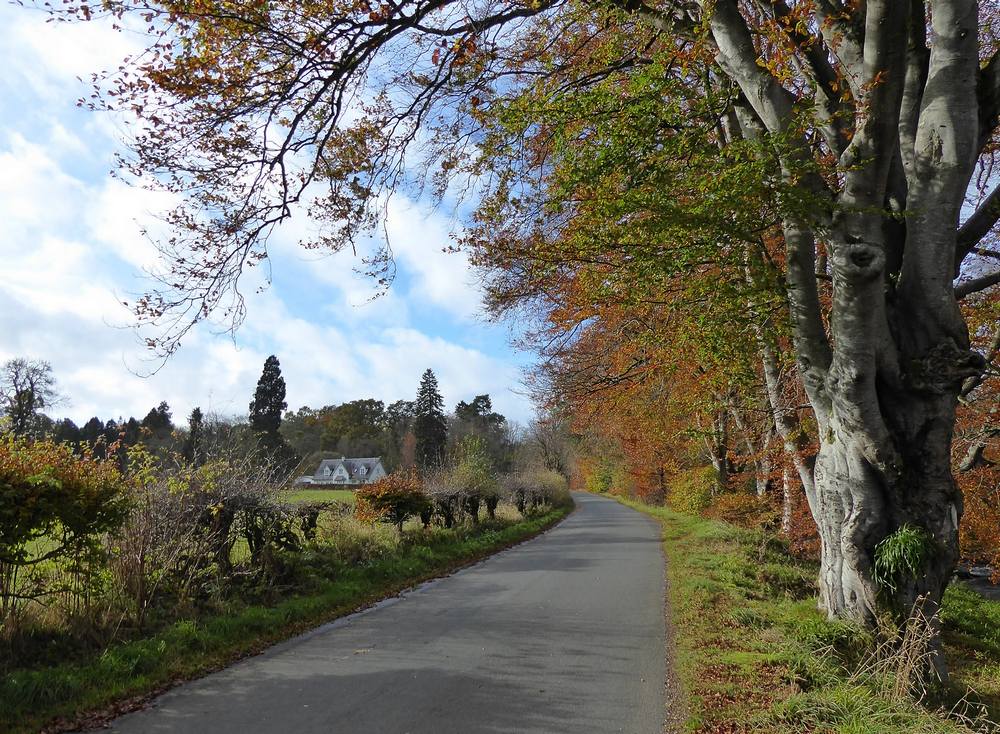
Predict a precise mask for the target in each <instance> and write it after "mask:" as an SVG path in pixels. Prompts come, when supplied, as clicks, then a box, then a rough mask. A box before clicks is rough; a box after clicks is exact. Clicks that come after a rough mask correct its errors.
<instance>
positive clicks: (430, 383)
mask: <svg viewBox="0 0 1000 734" xmlns="http://www.w3.org/2000/svg"><path fill="white" fill-rule="evenodd" d="M413 414H414V419H413V434H414V436H415V438H416V460H417V463H418V464H419V465H420V466H421V467H425V468H426V467H431V466H436V465H437V464H440V463H441V460H442V459H443V458H444V447H445V443H446V442H447V440H448V422H447V421H446V420H445V416H444V398H442V397H441V392H440V391H439V390H438V382H437V378H436V377H435V376H434V372H433V371H432V370H430V369H428V370H426V371H425V372H424V374H423V377H421V378H420V388H419V390H417V399H416V401H415V402H414V404H413Z"/></svg>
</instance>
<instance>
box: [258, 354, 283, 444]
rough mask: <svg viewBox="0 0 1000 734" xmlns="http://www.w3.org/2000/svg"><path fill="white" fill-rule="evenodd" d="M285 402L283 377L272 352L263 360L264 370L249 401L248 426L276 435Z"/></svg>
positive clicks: (269, 434)
mask: <svg viewBox="0 0 1000 734" xmlns="http://www.w3.org/2000/svg"><path fill="white" fill-rule="evenodd" d="M287 407H288V404H287V403H286V402H285V378H284V377H282V376H281V364H280V363H279V362H278V358H277V357H275V356H274V355H273V354H272V355H271V356H270V357H268V358H267V359H266V360H265V361H264V371H263V372H262V373H261V375H260V379H259V380H257V389H256V390H255V391H254V394H253V400H251V401H250V426H251V427H252V428H253V430H254V431H256V432H258V433H264V434H267V435H268V436H276V435H277V433H278V428H280V427H281V413H282V411H284V410H285V408H287Z"/></svg>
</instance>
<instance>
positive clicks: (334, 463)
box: [315, 456, 382, 478]
mask: <svg viewBox="0 0 1000 734" xmlns="http://www.w3.org/2000/svg"><path fill="white" fill-rule="evenodd" d="M381 463H382V457H381V456H371V457H367V458H363V459H323V461H321V462H320V463H319V466H318V467H317V468H316V474H315V476H316V477H318V478H322V477H323V469H324V468H326V467H330V472H331V473H333V472H334V471H336V470H337V467H338V466H340V465H341V464H343V465H344V468H345V469H347V474H348V476H350V477H352V478H353V477H357V476H368V475H369V474H371V473H372V472H373V471H375V467H376V466H378V465H379V464H381ZM361 467H364V468H365V472H364V474H363V475H362V474H358V471H359V470H360V469H361Z"/></svg>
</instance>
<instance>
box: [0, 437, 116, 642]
mask: <svg viewBox="0 0 1000 734" xmlns="http://www.w3.org/2000/svg"><path fill="white" fill-rule="evenodd" d="M127 511H128V502H127V499H126V493H125V482H124V480H123V478H122V475H121V473H120V471H119V470H118V467H117V465H116V464H115V463H114V462H113V461H102V460H98V459H96V458H94V457H93V456H91V455H85V456H83V457H80V456H76V455H74V454H73V451H72V450H71V448H70V447H69V446H68V445H65V444H59V443H55V442H53V441H49V440H39V441H27V440H25V439H21V438H17V437H14V436H10V435H7V436H3V437H0V621H2V622H3V627H4V630H5V631H6V632H7V633H8V634H10V633H11V631H12V629H13V628H14V627H15V626H16V625H15V622H16V619H15V617H16V615H17V612H18V608H19V607H20V606H21V605H22V604H23V602H25V601H26V600H27V598H30V597H34V598H39V597H42V596H45V595H47V594H49V593H52V592H53V591H54V589H53V588H52V584H51V582H52V580H53V578H54V576H53V575H52V574H47V575H37V576H36V577H35V578H33V579H31V580H30V583H26V582H28V579H25V578H24V573H25V571H26V570H27V569H29V568H33V567H34V568H39V567H41V566H42V565H43V564H45V565H47V566H50V567H51V566H53V565H59V564H62V563H69V564H71V565H72V566H73V568H72V569H70V571H71V573H74V574H79V573H80V572H81V571H82V570H85V569H86V566H87V562H88V561H89V560H90V559H92V558H93V557H94V556H96V555H97V554H98V553H99V551H100V550H101V544H100V539H101V535H102V534H103V533H105V532H107V531H110V530H112V529H114V528H117V527H119V526H120V525H121V524H122V522H123V521H124V519H125V516H126V513H127Z"/></svg>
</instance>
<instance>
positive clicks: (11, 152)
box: [0, 3, 532, 422]
mask: <svg viewBox="0 0 1000 734" xmlns="http://www.w3.org/2000/svg"><path fill="white" fill-rule="evenodd" d="M0 29H2V30H0V58H2V59H4V61H5V62H6V64H7V69H6V70H5V73H4V74H3V75H0V95H2V97H0V98H2V99H3V100H4V102H3V105H2V107H0V171H2V174H3V175H2V176H0V221H2V222H4V223H5V227H4V230H3V234H2V235H0V250H2V253H0V255H2V258H3V262H4V265H5V277H4V278H3V279H2V280H0V360H6V359H9V358H11V357H14V356H26V357H33V358H38V359H45V360H48V361H49V362H51V363H52V366H53V369H54V372H55V375H56V379H57V381H58V384H59V387H60V389H61V391H62V393H63V394H64V395H65V396H66V397H67V399H68V400H67V402H66V404H65V405H63V406H62V407H60V408H59V409H58V410H56V411H53V412H54V413H56V414H58V415H68V416H70V417H71V418H73V419H74V420H76V421H78V422H81V421H85V420H87V419H88V418H89V417H90V416H92V415H98V416H100V417H101V418H102V419H108V418H118V417H120V416H125V417H127V416H129V415H138V416H141V415H144V414H145V413H146V412H147V411H148V410H149V408H150V407H152V406H153V405H155V404H156V403H158V402H159V401H160V400H167V401H168V402H169V403H170V405H171V407H172V409H173V412H174V416H175V420H179V419H183V417H184V416H186V415H187V413H188V412H189V411H190V410H191V408H192V407H194V406H195V405H200V406H201V407H202V409H203V410H208V411H215V412H218V413H221V414H227V415H229V414H241V413H245V412H246V406H247V403H248V402H249V398H250V394H251V392H252V390H253V386H254V384H255V383H256V380H257V377H258V376H259V374H260V370H261V366H262V365H263V361H264V359H265V357H267V355H269V354H271V353H275V354H277V355H278V357H279V359H280V360H281V364H282V371H283V373H284V374H285V378H286V381H287V384H288V403H289V406H290V407H292V408H297V407H299V406H301V405H311V406H314V407H316V406H321V405H326V404H333V403H340V402H344V401H346V400H352V399H355V398H362V397H375V398H379V399H382V400H385V401H387V402H388V401H392V400H396V399H400V398H407V399H409V398H412V397H413V395H414V394H415V393H416V388H417V383H418V381H419V379H420V374H421V372H422V371H423V370H424V369H425V368H427V367H430V368H432V369H434V371H435V372H436V373H437V375H438V379H439V382H440V384H441V387H442V392H443V394H444V398H445V403H446V405H448V406H449V407H452V406H454V404H455V403H456V402H457V401H459V400H468V399H470V398H471V397H473V396H474V395H475V394H477V393H483V392H488V393H490V395H491V396H492V397H493V401H494V405H495V407H496V408H497V409H498V410H499V411H500V412H503V413H504V414H506V415H507V416H508V417H510V418H512V419H515V420H518V421H521V422H523V421H526V420H528V419H529V418H530V416H531V413H532V408H531V405H530V402H529V401H528V399H527V398H526V397H524V396H523V395H521V394H520V392H521V387H520V378H521V368H522V367H523V365H524V364H526V363H527V359H528V357H527V356H526V355H523V354H520V355H519V354H516V353H515V352H514V351H513V350H512V349H511V348H510V347H509V346H508V343H509V342H508V337H509V334H508V327H506V326H504V325H490V324H487V323H485V321H484V319H483V318H482V317H481V316H480V315H479V311H480V305H481V304H480V296H479V292H478V289H477V287H476V285H475V277H474V274H473V273H471V272H470V271H469V269H468V267H467V264H466V262H465V259H464V257H463V256H462V255H454V254H445V253H443V252H441V249H442V248H443V247H444V246H446V245H447V244H448V243H449V233H450V232H451V231H452V230H453V229H454V227H455V223H454V221H453V220H452V218H451V216H450V213H449V212H448V211H435V210H434V209H433V208H431V207H430V206H429V205H428V204H427V203H424V202H414V201H411V200H409V199H407V198H406V197H404V196H399V197H397V198H395V199H394V200H393V202H392V203H391V205H390V215H389V220H388V221H387V223H386V225H387V228H388V231H389V234H390V238H391V241H392V246H393V250H394V252H395V253H396V257H397V267H398V275H397V280H396V283H395V284H394V286H393V288H392V290H391V291H390V292H389V293H388V294H387V295H385V296H383V297H381V298H378V299H376V300H374V301H372V300H371V296H372V294H373V286H372V284H371V283H370V282H368V281H367V280H366V279H364V278H363V277H361V276H358V275H356V274H355V273H354V272H353V268H354V267H355V266H356V265H357V264H358V263H357V261H356V260H354V259H353V257H352V256H350V254H349V253H341V254H337V255H330V256H325V257H323V256H320V255H319V254H317V253H315V252H307V251H304V250H301V249H299V248H298V247H297V246H296V245H295V244H294V243H295V242H296V241H297V239H298V238H297V236H296V230H297V229H299V228H303V227H308V222H305V221H293V223H292V225H291V226H290V227H288V228H286V229H285V231H282V232H279V233H278V236H277V237H276V238H275V239H274V241H273V242H272V246H271V248H270V252H271V260H270V267H271V274H272V278H273V284H272V286H271V287H270V288H269V289H267V290H266V291H265V292H263V293H260V294H257V293H254V292H253V288H252V287H250V288H247V289H245V291H246V295H247V299H248V309H249V313H248V317H247V320H246V322H245V324H244V325H243V327H242V328H241V329H240V331H239V332H238V333H237V335H236V339H235V343H234V340H233V339H232V338H230V337H229V336H227V335H224V334H220V333H218V332H219V329H218V328H215V329H213V328H211V327H206V328H199V329H198V330H197V332H196V333H195V334H193V335H192V336H191V337H190V338H188V339H187V340H186V341H185V344H184V346H183V347H182V349H181V351H180V352H179V353H178V354H177V355H175V356H174V357H172V358H171V359H170V360H169V361H168V362H167V363H166V364H165V365H164V366H163V367H162V368H161V369H160V370H159V371H158V372H156V373H155V374H154V375H152V376H148V377H144V376H142V375H145V374H146V373H148V372H149V371H150V370H151V369H152V368H153V367H155V366H156V363H152V362H150V361H149V360H148V356H147V354H146V351H145V349H144V348H143V346H142V345H141V343H140V342H139V340H138V338H137V335H136V334H135V332H134V331H133V330H131V329H130V328H129V325H130V315H129V312H128V311H127V310H126V309H125V308H124V307H123V306H122V305H121V303H120V302H121V301H122V300H125V299H127V298H129V296H130V295H132V294H134V293H136V292H140V291H142V290H144V284H143V279H142V273H143V269H144V268H149V267H152V266H155V260H156V253H155V250H153V248H152V247H151V246H150V245H149V244H148V243H147V242H146V241H144V240H143V238H142V237H141V236H140V234H139V232H140V229H141V227H142V226H147V227H150V228H151V229H152V230H153V231H155V230H156V228H157V226H158V224H157V220H156V218H155V216H154V215H155V213H156V212H157V211H162V210H163V209H164V208H166V206H167V205H168V204H169V203H170V201H169V199H167V198H166V197H165V196H163V195H161V194H151V193H150V192H146V191H142V190H140V189H136V188H132V187H128V186H126V185H125V184H123V183H122V182H120V181H117V180H115V179H113V178H111V177H110V176H109V175H108V174H109V171H110V169H111V168H112V167H113V165H114V164H113V155H114V152H115V150H116V147H117V146H118V144H119V142H118V141H119V140H120V138H121V132H120V129H119V127H118V123H116V121H115V120H113V119H112V118H110V117H108V116H106V115H99V114H95V113H90V112H87V111H85V110H81V109H78V108H77V106H76V100H77V99H78V98H80V97H83V96H86V95H88V94H89V87H88V86H87V85H86V84H85V83H82V82H80V81H79V80H78V79H77V77H78V76H79V77H82V78H84V79H87V78H88V77H89V75H90V73H91V72H94V71H98V70H100V69H102V68H111V67H114V66H115V65H116V64H117V61H118V60H120V59H121V58H122V56H124V55H125V54H126V53H128V52H129V50H130V49H131V48H132V45H133V44H134V43H138V42H139V39H132V38H129V37H128V36H124V35H122V34H120V33H117V32H115V31H113V30H112V29H111V28H110V27H108V26H105V25H101V24H97V23H94V24H86V25H69V24H61V23H47V22H46V16H45V15H44V14H42V13H40V12H38V11H35V10H28V9H24V8H17V7H15V6H12V5H10V4H6V3H4V4H0ZM300 231H301V230H300Z"/></svg>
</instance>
